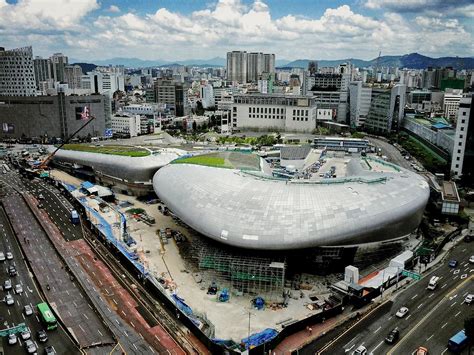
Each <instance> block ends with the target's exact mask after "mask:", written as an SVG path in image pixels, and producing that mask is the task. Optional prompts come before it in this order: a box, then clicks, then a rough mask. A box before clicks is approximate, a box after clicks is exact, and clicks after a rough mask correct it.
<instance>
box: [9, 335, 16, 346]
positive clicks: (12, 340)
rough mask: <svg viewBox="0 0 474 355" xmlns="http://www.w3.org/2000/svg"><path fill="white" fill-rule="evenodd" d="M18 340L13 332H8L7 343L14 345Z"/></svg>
mask: <svg viewBox="0 0 474 355" xmlns="http://www.w3.org/2000/svg"><path fill="white" fill-rule="evenodd" d="M17 342H18V338H17V337H16V335H15V334H8V345H15V344H16V343H17Z"/></svg>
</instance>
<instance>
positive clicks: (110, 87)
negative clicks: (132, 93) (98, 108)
mask: <svg viewBox="0 0 474 355" xmlns="http://www.w3.org/2000/svg"><path fill="white" fill-rule="evenodd" d="M81 88H82V89H89V90H90V91H91V93H100V94H104V95H107V96H108V97H109V98H112V97H113V95H114V92H116V91H117V90H118V91H125V84H124V77H123V75H119V74H113V73H102V72H98V71H93V72H89V73H87V74H86V75H83V76H82V77H81Z"/></svg>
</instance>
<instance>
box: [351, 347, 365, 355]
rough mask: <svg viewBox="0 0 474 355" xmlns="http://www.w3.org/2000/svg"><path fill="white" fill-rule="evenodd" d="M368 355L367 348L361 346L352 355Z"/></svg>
mask: <svg viewBox="0 0 474 355" xmlns="http://www.w3.org/2000/svg"><path fill="white" fill-rule="evenodd" d="M365 354H367V348H366V347H365V346H364V345H359V347H358V348H357V349H355V350H354V352H353V353H352V355H365Z"/></svg>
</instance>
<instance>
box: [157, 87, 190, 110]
mask: <svg viewBox="0 0 474 355" xmlns="http://www.w3.org/2000/svg"><path fill="white" fill-rule="evenodd" d="M154 89H155V100H156V102H157V103H158V104H162V105H166V108H168V109H170V110H171V111H174V114H175V115H176V116H177V117H182V116H186V115H188V114H189V113H190V107H189V104H188V89H189V86H188V84H186V83H176V82H174V81H173V80H169V79H157V80H156V81H155V83H154Z"/></svg>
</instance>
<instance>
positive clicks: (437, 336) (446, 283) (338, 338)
mask: <svg viewBox="0 0 474 355" xmlns="http://www.w3.org/2000/svg"><path fill="white" fill-rule="evenodd" d="M468 247H470V248H468ZM471 249H472V247H471V245H470V244H466V243H460V244H458V245H457V246H456V247H455V248H454V249H453V250H452V251H451V252H450V253H449V256H448V258H447V260H450V259H456V260H458V261H459V265H458V267H457V268H450V267H449V266H448V265H447V261H445V262H443V263H442V264H440V265H439V266H438V267H437V268H435V269H434V270H431V271H429V272H428V273H427V274H425V275H424V276H423V278H422V279H421V280H420V281H412V282H411V283H410V284H409V285H408V286H407V287H406V289H403V290H400V291H399V293H396V294H395V295H394V296H393V297H390V299H387V303H385V304H383V305H382V306H381V307H379V308H378V309H376V310H375V311H374V312H373V313H371V314H370V315H368V316H367V317H365V318H364V317H363V318H362V319H361V320H360V321H359V322H358V323H356V324H355V325H354V326H353V327H352V328H350V329H349V330H348V331H346V332H345V333H342V334H341V335H339V333H341V332H340V331H339V332H335V333H334V334H333V335H332V337H331V334H328V336H327V337H325V338H324V339H322V340H319V341H316V342H313V343H312V344H310V345H309V346H307V347H305V348H303V349H302V350H301V351H299V353H300V354H314V353H317V352H319V353H321V354H348V353H352V352H353V351H354V350H355V349H356V348H357V347H358V346H360V345H363V346H365V347H366V348H367V350H368V353H372V354H386V353H388V352H389V351H390V350H391V349H393V354H401V355H404V354H411V353H412V352H413V351H414V350H415V349H416V348H417V347H418V346H421V345H425V346H427V347H428V349H429V350H430V353H433V354H441V353H442V352H443V351H444V350H445V349H446V344H447V342H448V339H449V338H450V337H451V336H452V335H453V333H454V332H455V329H458V328H460V327H461V326H462V323H463V322H464V316H465V315H466V312H467V311H468V310H471V312H472V308H470V307H472V305H471V306H468V305H466V304H462V300H461V298H462V299H463V295H464V294H466V292H469V293H474V289H473V282H472V280H473V279H472V278H471V277H472V276H473V275H474V264H469V262H468V259H469V256H470V255H472V251H471ZM433 275H436V276H439V277H440V281H439V285H438V287H437V289H435V290H434V291H429V290H427V289H426V287H427V285H428V281H429V279H430V278H431V277H432V276H433ZM466 280H469V281H466ZM460 285H461V286H460ZM454 296H455V297H454ZM450 297H454V298H452V299H451V300H450ZM400 307H408V308H409V313H408V314H407V315H406V316H405V317H404V318H401V319H400V318H397V317H396V316H395V313H396V312H397V311H398V310H399V309H400ZM435 307H436V309H435V311H433V312H431V311H432V310H433V309H434V308H435ZM446 308H450V309H448V310H446ZM459 312H461V313H459ZM428 314H429V315H428ZM427 315H428V316H427ZM426 316H427V317H426ZM425 317H426V318H425ZM423 318H425V319H424V320H423ZM422 320H423V322H421V321H422ZM425 322H427V324H429V325H426V324H425ZM445 323H446V325H445ZM395 327H398V329H399V330H400V341H399V344H400V345H397V344H395V345H388V344H386V343H385V342H384V339H385V337H386V336H387V334H388V333H389V332H390V331H391V330H392V329H393V328H395ZM414 329H415V330H414ZM431 335H433V336H432V337H431V338H430V336H431ZM405 337H406V340H405ZM331 338H332V339H334V340H332V341H331V340H330V339H331ZM395 346H397V348H395ZM443 346H444V347H443ZM430 347H431V348H432V349H433V351H431V349H430ZM438 350H440V351H439V352H438Z"/></svg>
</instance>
